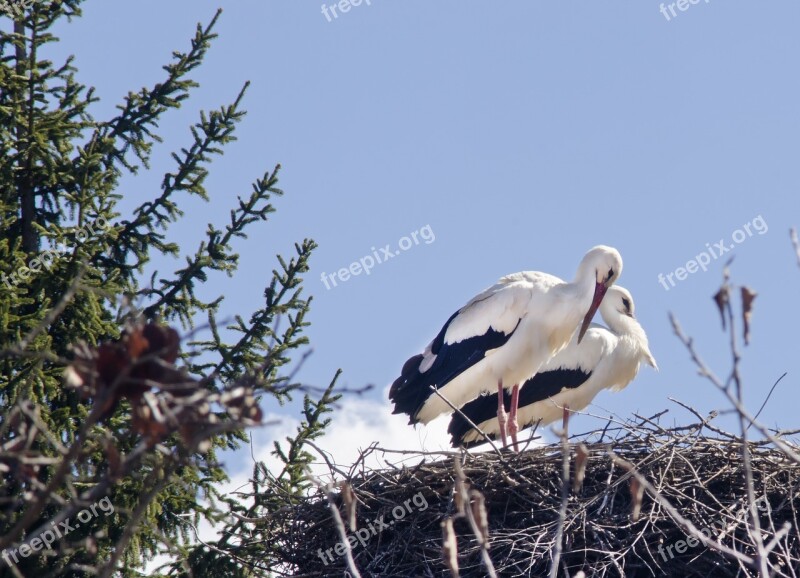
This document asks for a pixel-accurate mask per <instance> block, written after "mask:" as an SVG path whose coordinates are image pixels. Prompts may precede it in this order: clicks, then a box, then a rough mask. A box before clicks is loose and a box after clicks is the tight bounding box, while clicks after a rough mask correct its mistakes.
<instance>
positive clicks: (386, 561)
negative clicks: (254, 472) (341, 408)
mask: <svg viewBox="0 0 800 578" xmlns="http://www.w3.org/2000/svg"><path fill="white" fill-rule="evenodd" d="M698 419H700V420H702V421H698V422H697V423H692V424H690V425H686V426H682V427H675V428H671V429H667V428H663V427H661V426H660V425H659V424H658V423H657V421H658V420H657V416H654V418H649V419H640V420H639V421H638V422H636V423H628V424H617V425H614V426H613V427H611V424H609V426H607V427H606V428H605V429H603V430H598V431H594V432H590V433H587V434H582V435H581V436H575V437H573V438H569V439H568V438H567V436H566V435H562V439H561V443H555V444H552V445H546V446H538V447H532V448H530V449H526V450H525V451H522V452H520V453H519V454H514V453H510V452H502V453H495V452H488V453H480V454H475V453H472V454H470V453H458V452H453V454H452V455H451V456H443V455H442V454H438V455H435V456H433V455H430V454H425V455H421V456H420V458H421V459H420V461H419V463H417V464H416V465H413V466H408V465H406V466H403V467H400V468H392V469H384V470H379V471H369V470H363V468H362V471H361V472H360V473H358V474H351V475H350V476H349V479H347V480H344V481H341V482H339V483H338V484H335V485H333V486H330V485H329V486H327V487H323V486H320V487H319V490H318V492H317V493H316V494H315V495H312V496H310V497H309V498H308V500H307V501H305V502H304V503H302V504H301V505H299V506H297V507H296V509H295V511H294V512H293V513H292V514H291V515H288V516H287V515H282V516H276V517H274V518H268V519H267V520H266V521H265V522H266V523H267V525H269V526H270V531H269V532H268V535H271V537H272V539H273V540H274V541H273V544H274V546H275V550H274V553H275V555H276V559H275V560H274V562H275V565H274V566H273V568H278V567H280V568H282V569H284V571H285V572H286V574H287V575H294V576H308V577H311V576H355V575H356V574H355V572H354V571H353V569H354V568H355V569H357V571H358V572H359V573H360V575H361V576H363V577H367V576H371V577H378V576H380V577H394V576H396V577H403V578H409V577H421V576H430V577H434V576H435V577H439V576H455V575H459V574H456V573H454V572H453V566H454V565H455V564H457V566H458V572H459V573H460V576H462V577H472V576H481V577H483V576H491V575H492V572H494V573H495V575H497V576H547V575H558V576H559V577H561V576H569V577H577V576H586V577H595V576H596V577H601V576H602V577H606V576H626V577H639V576H680V577H681V578H686V577H691V576H698V577H699V576H715V577H725V576H759V575H760V572H761V573H763V570H764V568H767V569H768V570H769V572H773V573H774V574H773V575H777V576H795V577H796V576H798V574H800V570H798V569H799V568H800V539H799V538H798V531H797V528H798V514H797V509H798V507H800V499H799V498H798V496H800V493H799V489H800V462H798V457H797V453H796V449H797V446H796V445H794V444H792V443H790V442H788V441H785V440H786V438H785V437H781V438H780V440H779V447H776V445H775V443H774V442H775V441H776V438H775V437H773V439H772V441H770V440H765V441H763V442H759V441H755V442H747V446H746V448H747V450H748V452H747V454H748V457H749V467H748V466H747V465H746V461H745V459H744V456H745V452H744V449H745V446H743V442H742V439H741V437H739V436H737V435H734V434H731V433H728V432H725V431H723V430H721V429H719V428H717V427H715V426H713V425H712V424H711V423H710V421H711V418H709V419H703V418H702V417H701V416H699V415H698ZM564 449H566V450H567V451H566V452H565V451H564ZM373 451H380V450H379V449H377V448H374V447H373V448H370V449H369V450H368V452H373ZM362 457H363V456H362ZM565 457H567V458H568V460H565ZM362 463H363V462H362ZM352 471H353V470H351V472H352ZM565 472H568V473H566V475H565ZM581 478H582V479H581ZM748 480H750V481H748ZM353 504H354V505H355V507H352V506H353ZM484 508H485V509H484ZM334 509H335V510H336V512H334V511H333V510H334ZM339 512H340V513H341V515H339ZM751 512H752V513H753V515H754V516H751V515H750V513H751ZM350 518H353V519H350ZM353 522H355V524H354V526H352V527H346V526H350V524H352V523H353ZM755 524H758V527H756V526H755ZM443 528H444V530H445V532H444V534H443ZM448 528H451V530H448ZM345 531H346V534H347V535H348V536H352V538H350V544H349V546H352V548H350V554H351V555H352V560H348V553H347V552H346V550H347V548H346V547H345V544H344V543H343V541H342V538H341V534H342V533H343V532H345ZM359 532H360V533H359ZM484 537H488V541H485V540H484ZM759 538H760V540H759ZM443 542H445V543H447V542H449V548H450V551H449V553H448V551H447V549H445V551H444V552H443ZM487 557H488V558H489V560H490V561H489V562H487V560H486V558H487ZM554 560H555V562H554ZM448 561H449V563H448ZM554 564H557V571H556V572H555V574H551V572H552V571H553V569H552V567H553V565H554ZM489 566H491V567H492V569H489ZM281 574H283V572H281Z"/></svg>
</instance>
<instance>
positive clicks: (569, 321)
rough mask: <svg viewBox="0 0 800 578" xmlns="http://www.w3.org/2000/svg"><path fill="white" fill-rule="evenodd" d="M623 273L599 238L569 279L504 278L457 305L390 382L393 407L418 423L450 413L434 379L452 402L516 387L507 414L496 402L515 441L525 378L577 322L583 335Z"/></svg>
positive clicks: (562, 343) (612, 252) (534, 274)
mask: <svg viewBox="0 0 800 578" xmlns="http://www.w3.org/2000/svg"><path fill="white" fill-rule="evenodd" d="M621 272H622V257H621V256H620V254H619V252H618V251H617V250H616V249H614V248H612V247H606V246H604V245H598V246H597V247H594V248H592V249H590V250H589V252H587V253H586V255H584V257H583V259H582V260H581V262H580V265H579V266H578V271H577V273H576V275H575V280H574V281H572V282H571V283H567V282H565V281H563V280H561V279H559V278H558V277H555V276H553V275H549V274H547V273H540V272H538V271H523V272H521V273H514V274H512V275H507V276H506V277H503V278H501V279H500V280H499V281H498V282H497V284H495V285H493V286H492V287H489V288H488V289H486V290H485V291H483V292H482V293H480V294H479V295H477V296H475V297H474V298H472V299H471V300H470V301H469V302H468V303H467V304H466V305H464V307H462V308H461V309H459V310H458V311H456V312H455V313H454V314H453V315H452V316H451V317H450V319H448V320H447V323H445V324H444V327H442V329H441V331H439V334H438V335H437V336H436V337H435V338H434V340H433V341H431V343H430V344H429V345H428V347H426V348H425V351H424V352H422V353H421V354H418V355H415V356H414V357H412V358H411V359H409V360H408V361H406V362H405V364H404V365H403V369H402V370H401V372H400V377H398V378H397V379H396V380H395V381H394V383H392V386H391V388H390V389H389V399H390V400H391V401H393V402H394V411H393V412H392V413H406V414H408V415H409V416H410V419H409V423H411V424H414V423H420V422H421V423H428V422H430V421H431V420H432V419H434V418H435V417H437V416H439V415H441V414H443V413H447V412H450V411H451V407H450V406H449V405H448V404H447V403H446V402H445V401H443V400H442V399H441V398H440V397H439V395H436V393H435V392H434V391H433V390H432V389H431V387H432V386H433V387H434V388H436V389H437V390H438V393H439V394H441V396H443V397H445V398H446V399H447V400H448V401H449V402H450V403H451V404H452V405H453V406H454V407H461V406H462V405H464V404H465V403H467V402H468V401H471V400H473V399H475V398H476V397H478V396H479V395H480V394H481V393H482V392H485V391H490V388H492V387H494V386H495V384H496V386H497V392H498V394H502V392H503V390H504V388H506V387H510V388H511V409H510V411H509V414H508V416H507V415H506V411H505V407H504V405H503V403H502V401H498V406H497V419H498V423H499V427H500V434H501V436H502V437H503V444H504V445H505V443H506V431H508V433H509V434H510V435H511V439H512V441H513V442H514V447H515V448H516V447H517V443H516V442H517V431H518V425H517V404H518V401H519V384H521V383H523V382H525V380H527V379H529V378H531V377H533V375H534V374H535V373H536V372H537V371H538V370H539V367H540V366H541V365H542V364H543V363H545V362H546V361H547V360H548V359H550V358H551V357H553V356H554V355H555V354H557V353H558V352H559V351H560V350H561V349H562V348H563V347H564V346H565V345H566V344H567V343H569V341H570V339H571V338H572V336H573V334H575V332H576V329H578V325H579V324H580V325H581V327H580V330H579V331H578V336H577V339H578V341H579V342H580V340H581V339H582V338H583V335H584V333H585V332H586V329H587V328H588V327H589V323H590V322H591V320H592V317H594V314H595V312H596V311H597V308H598V307H599V306H600V303H601V302H602V300H603V296H604V295H605V293H606V291H607V290H608V288H609V287H611V285H613V284H614V281H616V280H617V278H618V277H619V275H620V273H621ZM581 320H582V323H581ZM502 399H503V396H502V395H498V400H502ZM506 425H508V429H507V428H506Z"/></svg>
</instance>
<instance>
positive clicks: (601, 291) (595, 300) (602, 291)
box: [578, 283, 608, 343]
mask: <svg viewBox="0 0 800 578" xmlns="http://www.w3.org/2000/svg"><path fill="white" fill-rule="evenodd" d="M606 291H608V287H606V284H605V283H597V284H596V285H595V286H594V297H592V306H591V307H589V311H588V312H587V313H586V317H584V318H583V323H582V324H581V331H580V333H578V343H580V342H581V339H583V335H584V334H585V333H586V330H587V329H589V324H590V323H591V322H592V318H593V317H594V314H595V313H597V308H598V307H600V303H601V302H602V301H603V297H605V295H606Z"/></svg>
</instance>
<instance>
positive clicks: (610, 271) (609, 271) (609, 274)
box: [606, 269, 614, 281]
mask: <svg viewBox="0 0 800 578" xmlns="http://www.w3.org/2000/svg"><path fill="white" fill-rule="evenodd" d="M613 278H614V269H609V270H608V277H606V281H607V280H609V279H613Z"/></svg>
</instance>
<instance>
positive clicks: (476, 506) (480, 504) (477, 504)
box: [469, 490, 489, 549]
mask: <svg viewBox="0 0 800 578" xmlns="http://www.w3.org/2000/svg"><path fill="white" fill-rule="evenodd" d="M469 494H470V497H471V498H472V500H471V503H470V506H471V507H472V516H473V518H475V523H476V524H477V526H478V529H479V530H480V532H481V538H482V539H483V543H484V544H486V548H487V549H488V548H489V516H488V514H487V513H486V498H484V497H483V494H481V493H480V492H479V491H478V490H470V493H469Z"/></svg>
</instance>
